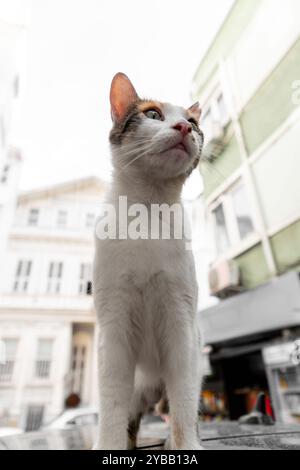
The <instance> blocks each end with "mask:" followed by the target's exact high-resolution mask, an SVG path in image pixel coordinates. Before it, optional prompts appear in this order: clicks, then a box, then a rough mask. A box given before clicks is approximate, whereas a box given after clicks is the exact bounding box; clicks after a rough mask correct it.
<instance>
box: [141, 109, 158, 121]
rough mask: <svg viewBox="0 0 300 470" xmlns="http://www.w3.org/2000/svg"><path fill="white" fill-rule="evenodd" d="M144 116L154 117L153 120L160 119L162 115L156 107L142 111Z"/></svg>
mask: <svg viewBox="0 0 300 470" xmlns="http://www.w3.org/2000/svg"><path fill="white" fill-rule="evenodd" d="M144 114H145V116H147V118H149V119H154V120H155V121H162V120H163V117H162V115H161V114H160V112H159V111H157V109H148V110H147V111H144Z"/></svg>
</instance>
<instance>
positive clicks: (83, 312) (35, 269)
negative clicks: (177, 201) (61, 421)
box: [0, 177, 104, 430]
mask: <svg viewBox="0 0 300 470" xmlns="http://www.w3.org/2000/svg"><path fill="white" fill-rule="evenodd" d="M103 192H104V183H103V182H101V181H100V180H99V179H97V178H94V177H91V178H85V179H82V180H76V181H71V182H69V183H65V184H59V185H56V186H52V187H48V188H43V189H41V190H33V191H28V192H26V193H23V194H21V195H20V196H19V198H18V205H17V210H16V213H15V218H14V224H13V227H12V229H11V231H10V233H9V237H8V243H7V251H6V258H5V264H2V265H1V271H2V272H3V271H4V273H5V276H2V277H3V283H2V284H1V288H0V340H1V342H2V345H4V347H5V352H6V357H5V361H2V363H1V364H0V426H1V425H2V426H3V425H4V426H7V425H11V426H19V427H22V428H24V429H26V430H32V429H37V428H38V427H39V426H40V425H41V424H42V423H45V422H48V421H50V420H51V419H52V418H54V417H56V416H58V415H59V414H60V413H61V412H62V410H63V409H64V407H65V403H66V399H67V398H68V397H70V396H73V398H74V396H76V397H79V398H80V403H81V404H82V405H93V404H96V402H97V385H96V379H97V374H96V360H95V353H96V332H95V312H94V308H93V300H92V297H91V295H90V294H91V275H92V273H91V271H92V261H93V252H94V226H95V220H96V217H97V215H98V214H100V207H101V201H102V197H103Z"/></svg>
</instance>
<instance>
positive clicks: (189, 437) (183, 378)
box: [165, 329, 203, 450]
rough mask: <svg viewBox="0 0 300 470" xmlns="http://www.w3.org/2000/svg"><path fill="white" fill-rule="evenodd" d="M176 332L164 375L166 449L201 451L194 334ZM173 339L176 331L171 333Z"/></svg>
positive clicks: (198, 373)
mask: <svg viewBox="0 0 300 470" xmlns="http://www.w3.org/2000/svg"><path fill="white" fill-rule="evenodd" d="M186 333H189V332H184V331H182V332H181V333H180V331H179V330H177V334H178V337H177V338H172V342H171V343H169V348H168V357H167V370H166V374H165V381H166V388H167V395H168V399H169V406H170V423H171V435H170V438H169V440H168V441H167V443H166V446H165V448H166V450H202V449H203V448H202V447H201V444H200V439H199V436H198V404H199V394H200V364H199V348H200V344H197V335H195V334H193V332H191V334H186ZM173 334H175V336H176V330H175V329H174V330H173Z"/></svg>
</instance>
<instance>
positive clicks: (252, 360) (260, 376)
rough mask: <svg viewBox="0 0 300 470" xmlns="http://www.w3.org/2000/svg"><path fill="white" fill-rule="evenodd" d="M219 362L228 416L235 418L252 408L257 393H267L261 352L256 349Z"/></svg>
mask: <svg viewBox="0 0 300 470" xmlns="http://www.w3.org/2000/svg"><path fill="white" fill-rule="evenodd" d="M220 362H221V369H222V375H223V380H224V388H225V393H226V398H227V406H228V412H229V416H230V419H232V420H237V419H238V418H240V417H241V416H243V415H245V414H247V413H249V412H250V411H251V410H252V408H253V406H254V403H255V401H256V397H257V395H258V393H260V392H261V391H263V392H265V393H266V394H267V395H269V389H268V382H267V376H266V371H265V367H264V363H263V358H262V354H261V351H257V352H253V353H250V354H247V355H242V356H236V357H231V358H227V359H223V360H221V361H220Z"/></svg>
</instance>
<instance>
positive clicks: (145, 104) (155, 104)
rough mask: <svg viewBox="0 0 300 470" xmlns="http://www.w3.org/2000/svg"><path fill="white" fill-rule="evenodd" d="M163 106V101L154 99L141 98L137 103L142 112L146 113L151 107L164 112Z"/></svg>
mask: <svg viewBox="0 0 300 470" xmlns="http://www.w3.org/2000/svg"><path fill="white" fill-rule="evenodd" d="M163 107H164V106H163V103H160V102H159V101H153V100H141V101H140V102H139V103H138V105H137V108H138V110H139V111H140V112H141V113H144V112H145V111H147V110H149V109H157V110H158V111H160V112H162V111H163Z"/></svg>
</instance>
